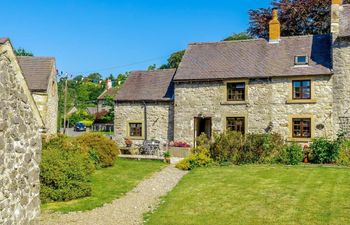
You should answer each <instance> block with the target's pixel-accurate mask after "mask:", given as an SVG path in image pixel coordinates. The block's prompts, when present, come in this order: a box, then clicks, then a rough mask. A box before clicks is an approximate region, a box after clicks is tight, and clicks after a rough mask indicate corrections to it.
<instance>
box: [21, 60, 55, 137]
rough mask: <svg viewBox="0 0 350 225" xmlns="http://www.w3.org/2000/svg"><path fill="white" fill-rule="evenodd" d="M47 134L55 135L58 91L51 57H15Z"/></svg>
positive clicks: (53, 62) (53, 61)
mask: <svg viewBox="0 0 350 225" xmlns="http://www.w3.org/2000/svg"><path fill="white" fill-rule="evenodd" d="M17 59H18V62H19V65H20V67H21V69H22V71H23V75H24V78H25V79H26V81H27V84H28V86H29V89H30V91H31V93H32V96H33V98H34V101H35V103H36V105H37V107H38V109H39V112H40V116H41V118H42V120H43V121H44V124H45V129H46V133H47V134H56V133H57V118H58V91H57V77H56V74H57V72H56V60H55V58H53V57H31V56H19V57H17Z"/></svg>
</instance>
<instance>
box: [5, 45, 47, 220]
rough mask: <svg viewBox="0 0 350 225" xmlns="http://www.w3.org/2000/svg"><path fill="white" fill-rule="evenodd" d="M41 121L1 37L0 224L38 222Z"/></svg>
mask: <svg viewBox="0 0 350 225" xmlns="http://www.w3.org/2000/svg"><path fill="white" fill-rule="evenodd" d="M42 129H44V124H43V122H42V119H41V117H40V113H39V111H38V109H37V107H36V104H35V102H34V99H33V98H32V95H31V93H30V90H29V88H28V85H27V82H26V80H25V79H24V77H23V73H22V71H21V67H20V66H19V64H18V61H17V58H16V56H15V54H14V52H13V49H12V46H11V43H10V41H9V40H8V39H6V38H1V39H0V187H1V188H0V224H16V225H21V224H37V221H38V220H37V217H38V216H39V212H40V198H39V190H40V183H39V163H40V159H41V134H40V130H42Z"/></svg>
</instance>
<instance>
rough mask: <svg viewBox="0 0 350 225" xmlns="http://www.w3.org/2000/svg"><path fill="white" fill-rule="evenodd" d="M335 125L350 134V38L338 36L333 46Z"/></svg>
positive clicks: (336, 128)
mask: <svg viewBox="0 0 350 225" xmlns="http://www.w3.org/2000/svg"><path fill="white" fill-rule="evenodd" d="M333 70H334V91H333V95H334V107H333V111H334V127H335V130H336V131H344V132H347V133H348V135H350V38H349V37H348V38H337V39H336V40H335V42H334V47H333Z"/></svg>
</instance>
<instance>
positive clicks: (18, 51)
mask: <svg viewBox="0 0 350 225" xmlns="http://www.w3.org/2000/svg"><path fill="white" fill-rule="evenodd" d="M14 51H15V55H16V56H34V54H33V53H31V52H29V51H27V50H25V49H24V48H17V49H14Z"/></svg>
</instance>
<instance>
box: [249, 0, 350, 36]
mask: <svg viewBox="0 0 350 225" xmlns="http://www.w3.org/2000/svg"><path fill="white" fill-rule="evenodd" d="M344 3H350V0H345V1H344ZM272 8H277V9H279V20H280V22H281V34H282V36H295V35H308V34H327V33H329V32H330V11H331V0H274V1H273V2H272V3H271V7H269V8H260V9H256V10H250V11H249V16H250V23H249V29H248V32H249V34H250V35H252V36H254V37H260V38H267V37H268V35H269V25H268V24H269V21H270V20H271V16H272V14H271V11H272Z"/></svg>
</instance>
